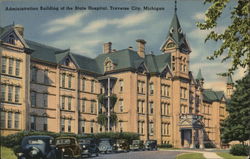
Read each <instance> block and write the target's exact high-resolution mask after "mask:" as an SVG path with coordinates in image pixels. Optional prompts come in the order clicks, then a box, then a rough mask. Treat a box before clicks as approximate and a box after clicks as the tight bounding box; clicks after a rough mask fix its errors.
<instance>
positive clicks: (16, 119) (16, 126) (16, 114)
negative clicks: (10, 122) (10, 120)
mask: <svg viewBox="0 0 250 159" xmlns="http://www.w3.org/2000/svg"><path fill="white" fill-rule="evenodd" d="M19 116H20V115H19V113H15V125H14V127H15V129H18V128H19V123H20V122H19Z"/></svg>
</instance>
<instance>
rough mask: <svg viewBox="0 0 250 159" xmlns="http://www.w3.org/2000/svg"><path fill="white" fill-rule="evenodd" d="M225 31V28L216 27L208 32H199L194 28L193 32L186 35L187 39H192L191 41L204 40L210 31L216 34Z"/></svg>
mask: <svg viewBox="0 0 250 159" xmlns="http://www.w3.org/2000/svg"><path fill="white" fill-rule="evenodd" d="M225 29H226V26H218V27H216V28H214V29H210V30H200V29H198V28H196V29H194V30H193V31H191V32H190V33H188V37H190V38H193V39H199V40H205V38H206V37H207V35H208V34H209V33H210V32H211V31H215V32H217V33H222V32H224V30H225Z"/></svg>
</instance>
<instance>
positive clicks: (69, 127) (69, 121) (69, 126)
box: [68, 120, 71, 132]
mask: <svg viewBox="0 0 250 159" xmlns="http://www.w3.org/2000/svg"><path fill="white" fill-rule="evenodd" d="M68 132H71V120H68Z"/></svg>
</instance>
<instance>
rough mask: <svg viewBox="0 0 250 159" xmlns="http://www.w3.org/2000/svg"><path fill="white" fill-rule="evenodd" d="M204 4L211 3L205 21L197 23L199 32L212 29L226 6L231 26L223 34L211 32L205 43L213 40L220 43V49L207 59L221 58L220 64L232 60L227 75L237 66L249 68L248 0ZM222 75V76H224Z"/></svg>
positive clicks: (222, 0) (211, 0) (208, 0)
mask: <svg viewBox="0 0 250 159" xmlns="http://www.w3.org/2000/svg"><path fill="white" fill-rule="evenodd" d="M204 2H205V3H211V6H210V7H209V8H208V10H207V11H206V14H205V16H206V18H205V21H204V22H202V23H198V24H197V26H198V27H199V28H200V29H201V30H209V29H214V28H215V27H216V26H217V22H218V21H220V17H221V15H222V14H223V12H226V11H225V8H226V6H227V5H230V8H229V9H230V12H229V13H228V14H229V15H230V14H231V17H230V18H231V24H229V25H228V26H227V27H226V29H225V30H224V31H223V32H221V31H220V32H216V31H214V30H212V31H211V32H210V33H209V34H208V36H207V38H206V39H205V41H207V40H214V41H220V42H221V45H220V48H218V49H217V50H215V51H214V53H213V55H212V56H210V57H208V59H210V60H214V59H215V58H218V57H223V58H222V62H224V61H226V60H228V59H230V60H232V62H231V64H230V68H229V69H228V72H229V73H232V72H233V71H234V70H236V69H237V68H238V67H239V66H240V67H243V68H245V67H246V68H247V67H249V66H250V36H249V26H250V19H249V14H250V12H249V8H250V3H249V0H237V1H230V0H204ZM226 74H227V73H224V74H223V75H226Z"/></svg>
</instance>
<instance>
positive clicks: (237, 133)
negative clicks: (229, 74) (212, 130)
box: [222, 71, 250, 143]
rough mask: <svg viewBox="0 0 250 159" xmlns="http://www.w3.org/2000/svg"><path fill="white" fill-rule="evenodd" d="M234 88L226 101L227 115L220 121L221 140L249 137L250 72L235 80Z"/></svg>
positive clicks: (244, 139)
mask: <svg viewBox="0 0 250 159" xmlns="http://www.w3.org/2000/svg"><path fill="white" fill-rule="evenodd" d="M236 83H237V84H236V86H235V87H236V89H235V91H234V93H233V95H232V97H231V99H230V100H229V101H228V102H227V105H226V108H227V111H228V112H229V115H228V117H227V118H226V119H225V121H224V122H223V123H222V141H224V142H226V143H227V142H230V141H233V140H237V141H240V142H242V143H244V141H246V140H249V138H250V72H249V71H248V73H247V75H246V76H245V77H244V78H243V79H241V80H239V81H237V82H236Z"/></svg>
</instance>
